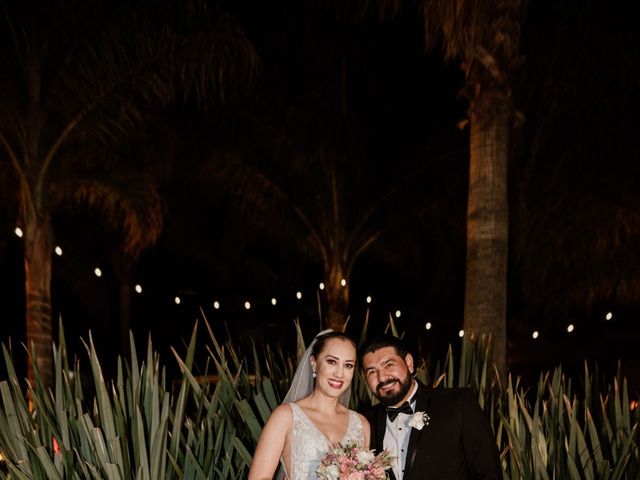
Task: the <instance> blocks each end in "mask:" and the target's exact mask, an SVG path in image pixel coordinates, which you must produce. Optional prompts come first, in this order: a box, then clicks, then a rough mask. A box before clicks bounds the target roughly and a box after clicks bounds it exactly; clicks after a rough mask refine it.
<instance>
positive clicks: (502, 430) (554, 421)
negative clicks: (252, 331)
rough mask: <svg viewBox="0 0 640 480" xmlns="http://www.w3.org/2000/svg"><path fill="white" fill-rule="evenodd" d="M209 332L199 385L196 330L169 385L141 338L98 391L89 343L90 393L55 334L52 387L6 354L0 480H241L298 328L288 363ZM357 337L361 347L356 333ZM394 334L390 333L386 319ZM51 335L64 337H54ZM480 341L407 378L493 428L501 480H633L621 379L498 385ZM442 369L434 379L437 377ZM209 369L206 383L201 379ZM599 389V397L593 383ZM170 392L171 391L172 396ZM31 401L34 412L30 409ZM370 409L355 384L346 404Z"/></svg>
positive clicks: (556, 376)
mask: <svg viewBox="0 0 640 480" xmlns="http://www.w3.org/2000/svg"><path fill="white" fill-rule="evenodd" d="M205 325H206V329H207V332H208V341H209V342H210V345H211V346H209V347H206V348H207V352H208V360H207V363H206V365H205V368H204V375H203V376H196V375H195V374H194V373H193V372H194V358H195V353H196V344H197V341H196V340H197V325H196V327H194V330H193V334H192V336H191V339H190V342H189V344H188V346H187V349H186V353H185V354H184V356H181V355H179V354H178V353H177V352H176V351H175V350H174V351H173V353H174V356H175V359H176V361H177V362H178V365H179V366H180V369H181V372H182V377H181V379H180V380H179V381H177V382H174V384H175V385H177V387H176V388H175V389H172V388H168V387H167V380H166V374H165V370H164V369H163V368H162V367H161V365H160V359H159V357H158V355H157V354H156V353H155V352H154V350H153V345H152V343H151V340H149V342H148V345H147V353H146V357H145V358H144V360H140V359H139V357H138V354H137V352H136V348H135V345H134V342H133V338H132V337H131V355H130V359H129V361H128V362H123V361H121V360H119V361H118V371H117V375H116V378H115V379H114V380H105V379H104V377H103V374H102V369H101V366H100V362H99V360H98V357H97V355H96V352H95V349H94V347H93V342H92V341H91V338H90V339H89V342H88V344H86V351H87V357H88V361H89V366H90V374H89V375H87V378H89V379H90V381H91V382H90V384H83V383H82V381H81V379H83V378H85V377H83V372H82V371H81V368H80V364H79V362H76V363H75V364H74V365H73V368H70V367H69V365H68V361H67V357H66V349H65V344H64V337H63V336H62V335H61V339H60V341H59V345H58V346H54V351H55V365H54V366H55V387H54V389H53V390H52V391H50V390H47V389H45V387H44V385H43V383H42V382H41V381H40V380H39V375H36V383H35V384H34V385H28V386H27V395H24V394H23V391H22V390H21V387H20V384H19V382H18V379H17V377H16V374H15V371H14V368H13V364H12V361H11V358H10V355H9V353H8V351H7V349H6V348H3V354H4V359H5V362H6V365H7V371H8V379H7V380H5V381H2V382H0V396H1V398H2V405H0V453H2V455H3V456H4V457H5V464H4V468H5V470H2V469H0V479H5V478H7V479H8V478H12V479H13V478H18V479H63V478H65V479H66V478H69V479H97V478H100V479H103V478H106V479H109V480H111V479H122V480H129V479H136V480H137V479H165V478H189V479H209V478H216V479H240V478H246V475H247V472H248V470H249V467H250V465H251V459H252V453H251V452H253V450H254V448H255V445H256V443H257V441H258V438H259V436H260V433H261V431H262V427H263V426H264V424H265V423H266V421H267V420H268V418H269V415H270V414H271V411H272V410H273V409H274V408H275V407H276V406H277V405H278V404H279V403H280V399H282V398H283V397H284V393H285V391H286V389H287V386H288V384H289V379H290V378H291V377H292V376H293V372H294V369H295V365H296V364H297V359H298V358H299V357H300V354H301V352H303V351H304V349H305V342H304V338H303V335H302V331H301V329H300V326H299V325H298V324H296V337H297V348H296V352H285V351H283V350H282V349H274V348H272V347H270V346H269V345H264V344H257V343H255V342H253V343H252V344H251V348H250V352H249V354H248V355H244V354H243V353H242V352H241V351H240V350H239V349H238V348H237V346H235V345H234V344H233V343H232V342H226V343H225V344H221V343H219V342H218V340H217V338H216V336H215V335H214V333H213V331H212V329H211V327H210V326H209V325H208V324H207V323H206V322H205ZM366 329H367V326H366V322H365V328H364V330H363V331H362V332H361V338H360V342H362V341H363V340H364V337H365V335H366ZM389 329H390V331H391V333H392V334H394V335H398V331H397V329H396V327H395V325H394V324H393V322H390V324H389ZM61 331H62V329H61ZM490 349H491V340H490V339H489V338H487V337H480V338H476V339H465V340H464V341H463V344H462V349H461V351H460V354H459V358H458V359H457V360H458V361H457V362H456V358H455V356H454V354H453V352H452V349H451V348H450V349H449V351H448V353H447V356H446V358H445V359H444V362H442V363H440V362H437V363H435V365H426V364H425V363H424V362H420V361H419V362H418V364H419V368H418V370H417V372H416V375H417V376H418V377H419V378H420V379H421V380H423V381H424V382H425V383H429V384H431V385H433V386H434V388H442V387H472V388H473V389H474V390H475V391H476V392H477V394H478V401H479V403H480V404H481V405H482V406H483V408H484V411H485V413H487V415H488V416H489V418H490V421H491V425H492V427H493V429H494V433H495V436H496V445H497V448H499V449H500V451H501V458H502V464H503V468H504V473H505V478H510V479H514V480H515V479H536V480H537V479H557V478H562V479H604V480H609V479H612V480H613V479H615V480H617V479H635V478H638V475H639V474H640V450H639V449H638V442H637V430H638V420H639V412H638V409H635V410H632V409H631V408H630V402H629V395H628V391H627V385H626V381H625V380H624V379H623V378H622V376H621V375H620V374H618V376H617V377H616V378H615V379H614V380H613V382H612V383H609V384H608V383H607V382H602V381H597V382H596V381H594V380H595V379H596V377H594V375H592V374H591V373H590V372H589V370H588V369H587V368H586V366H585V375H584V379H583V385H584V389H583V390H581V391H580V392H577V391H574V390H573V384H572V380H571V378H568V377H566V376H565V375H564V374H563V372H562V370H561V369H560V368H557V369H556V370H554V371H553V373H543V374H541V376H540V379H539V381H538V383H537V386H533V387H530V388H526V387H525V386H523V385H521V384H520V381H519V380H518V379H516V380H513V379H511V378H509V379H508V380H507V381H506V382H504V384H502V383H501V382H500V381H499V380H500V379H499V378H498V375H497V374H496V372H495V369H493V368H492V367H491V364H490V362H489V360H488V359H489V358H491V356H490ZM418 360H420V359H418ZM440 365H442V368H440ZM210 369H211V371H212V373H213V374H212V375H207V374H208V373H209V370H210ZM601 385H602V386H601ZM174 390H175V391H174ZM30 402H31V405H30ZM371 402H372V397H371V393H370V392H369V389H368V387H367V385H366V382H365V381H364V379H363V378H362V377H361V376H359V375H357V376H356V378H355V379H354V384H353V388H352V397H351V406H352V408H353V407H358V406H366V405H368V404H370V403H371Z"/></svg>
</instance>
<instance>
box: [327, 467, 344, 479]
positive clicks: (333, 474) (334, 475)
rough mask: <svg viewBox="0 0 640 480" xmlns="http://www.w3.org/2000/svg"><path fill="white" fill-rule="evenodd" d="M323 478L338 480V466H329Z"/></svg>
mask: <svg viewBox="0 0 640 480" xmlns="http://www.w3.org/2000/svg"><path fill="white" fill-rule="evenodd" d="M324 478H326V479H327V480H340V468H338V465H329V466H328V467H327V468H326V470H325V471H324Z"/></svg>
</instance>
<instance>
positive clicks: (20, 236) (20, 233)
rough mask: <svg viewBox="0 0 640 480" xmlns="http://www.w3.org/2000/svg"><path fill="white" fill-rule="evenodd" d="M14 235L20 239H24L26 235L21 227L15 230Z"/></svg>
mask: <svg viewBox="0 0 640 480" xmlns="http://www.w3.org/2000/svg"><path fill="white" fill-rule="evenodd" d="M14 233H15V234H16V236H17V237H19V238H22V236H23V235H24V233H23V232H22V229H21V228H20V227H16V229H15V230H14Z"/></svg>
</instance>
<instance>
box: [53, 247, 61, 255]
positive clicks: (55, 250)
mask: <svg viewBox="0 0 640 480" xmlns="http://www.w3.org/2000/svg"><path fill="white" fill-rule="evenodd" d="M53 251H54V252H56V255H58V256H59V257H61V256H62V247H60V246H57V247H56V248H54V249H53Z"/></svg>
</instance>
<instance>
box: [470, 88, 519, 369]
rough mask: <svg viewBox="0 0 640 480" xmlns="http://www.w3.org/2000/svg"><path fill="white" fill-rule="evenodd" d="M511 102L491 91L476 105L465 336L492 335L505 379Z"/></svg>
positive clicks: (472, 109) (472, 128) (471, 166)
mask: <svg viewBox="0 0 640 480" xmlns="http://www.w3.org/2000/svg"><path fill="white" fill-rule="evenodd" d="M509 107H510V105H509V100H508V97H507V96H506V95H505V94H503V93H502V92H500V91H487V92H485V93H482V94H480V97H479V98H478V99H477V100H476V101H475V102H474V103H473V104H472V106H471V140H470V142H471V146H470V162H469V196H468V207H467V265H466V285H465V302H464V330H465V335H472V336H477V335H479V334H483V333H489V334H491V335H492V337H493V358H494V361H495V363H496V367H497V368H498V371H499V373H500V375H501V376H502V377H503V378H504V375H505V374H506V333H507V321H506V307H507V253H508V231H509V214H508V199H507V159H508V143H509V112H510V108H509Z"/></svg>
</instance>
